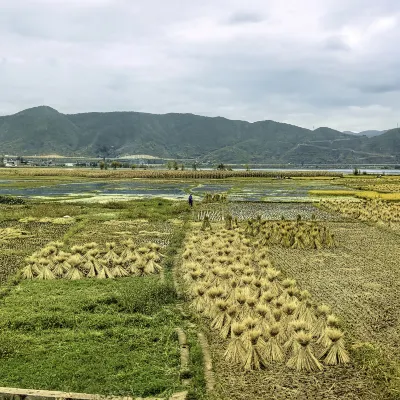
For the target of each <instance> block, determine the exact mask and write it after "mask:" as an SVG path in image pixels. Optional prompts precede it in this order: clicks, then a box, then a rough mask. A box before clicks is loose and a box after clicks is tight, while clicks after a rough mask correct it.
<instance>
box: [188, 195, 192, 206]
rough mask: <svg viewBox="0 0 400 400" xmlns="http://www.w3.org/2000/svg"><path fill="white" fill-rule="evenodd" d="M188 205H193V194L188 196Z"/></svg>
mask: <svg viewBox="0 0 400 400" xmlns="http://www.w3.org/2000/svg"><path fill="white" fill-rule="evenodd" d="M189 205H190V207H193V196H192V195H190V196H189Z"/></svg>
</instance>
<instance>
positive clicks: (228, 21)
mask: <svg viewBox="0 0 400 400" xmlns="http://www.w3.org/2000/svg"><path fill="white" fill-rule="evenodd" d="M43 104H45V105H49V106H51V107H54V108H56V109H57V110H59V111H60V112H64V113H75V112H86V111H117V110H118V111H119V110H128V111H131V110H132V111H145V112H151V113H167V112H191V113H195V114H201V115H207V116H223V117H227V118H231V119H244V120H248V121H257V120H264V119H272V120H276V121H280V122H288V123H292V124H295V125H299V126H303V127H306V128H310V129H312V128H313V126H315V128H317V127H318V126H329V127H332V128H334V129H339V130H354V131H360V130H365V129H387V128H392V127H395V126H396V125H397V122H400V1H399V0H301V1H300V0H247V1H244V0H240V1H239V0H201V1H195V0H181V1H178V0H145V1H144V0H0V115H5V114H11V113H14V112H17V111H20V110H22V109H25V108H28V107H33V106H37V105H43Z"/></svg>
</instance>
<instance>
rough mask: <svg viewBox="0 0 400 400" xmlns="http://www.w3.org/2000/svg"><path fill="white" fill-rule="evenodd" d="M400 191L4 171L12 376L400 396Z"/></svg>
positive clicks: (224, 394) (4, 364)
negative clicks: (190, 202) (189, 201)
mask: <svg viewBox="0 0 400 400" xmlns="http://www.w3.org/2000/svg"><path fill="white" fill-rule="evenodd" d="M113 172H114V171H110V172H109V173H113ZM117 172H118V171H117ZM82 175H83V176H82ZM286 178H291V179H286ZM398 187H400V177H381V178H378V177H369V176H367V177H365V176H359V177H353V176H346V177H341V176H331V177H329V176H328V177H326V176H318V177H310V176H293V177H285V179H282V177H279V178H277V177H271V176H266V177H223V178H221V177H218V178H215V179H212V178H208V179H204V177H201V179H195V178H193V176H192V175H190V176H189V175H188V176H183V175H181V176H180V177H179V176H174V177H172V178H171V177H170V176H168V177H166V178H162V177H160V176H157V177H154V178H153V179H151V178H150V177H146V178H145V179H140V178H137V177H135V178H132V179H130V178H129V179H128V178H127V177H126V176H121V177H119V178H118V179H113V180H112V181H111V180H107V179H106V178H105V177H104V176H96V177H90V176H85V175H84V174H78V175H77V176H72V175H68V174H65V175H61V174H60V175H59V176H56V175H50V176H48V175H32V176H28V175H27V174H22V175H21V176H19V175H18V176H10V174H9V173H8V175H4V176H2V175H1V174H0V192H1V193H0V386H3V387H19V388H30V389H48V390H61V391H73V392H83V393H97V394H101V395H116V396H118V395H119V396H132V397H140V398H146V397H147V398H160V399H161V398H163V399H168V398H170V397H171V396H173V394H174V393H178V392H184V393H186V398H188V399H211V400H225V399H260V400H261V399H279V400H281V399H282V400H285V399H317V400H325V399H327V400H339V399H351V400H353V399H354V400H355V399H360V400H362V399H366V400H370V399H371V400H372V399H378V400H386V399H389V400H394V399H399V398H400V345H399V343H400V342H399V337H400V311H399V310H400V278H399V277H400V275H399V259H400V209H399V204H400V203H398V202H397V200H396V199H397V196H399V195H400V192H399V190H398ZM189 193H193V196H194V199H195V202H194V207H193V208H190V207H189V205H188V204H187V202H186V197H187V196H188V194H189ZM365 193H368V195H366V194H365ZM371 193H373V195H372V194H371ZM385 194H386V195H390V196H391V197H389V198H385V197H384V196H383V195H385ZM178 331H180V332H182V331H183V332H184V334H185V335H186V337H187V344H186V345H185V346H184V348H185V351H184V353H185V354H186V358H185V356H182V354H183V353H182V346H181V339H182V338H181V333H177V332H178ZM199 334H200V337H203V338H204V337H205V339H206V342H207V343H206V344H208V345H205V343H204V340H203V339H200V337H199ZM202 335H203V336H202Z"/></svg>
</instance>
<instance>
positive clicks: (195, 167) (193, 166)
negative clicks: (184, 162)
mask: <svg viewBox="0 0 400 400" xmlns="http://www.w3.org/2000/svg"><path fill="white" fill-rule="evenodd" d="M192 170H193V171H197V163H195V162H194V163H193V165H192Z"/></svg>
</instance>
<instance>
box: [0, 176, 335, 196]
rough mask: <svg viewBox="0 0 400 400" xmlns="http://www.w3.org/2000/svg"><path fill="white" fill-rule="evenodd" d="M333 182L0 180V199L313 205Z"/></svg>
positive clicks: (286, 180) (284, 180) (236, 179)
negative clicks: (219, 198) (217, 197)
mask: <svg viewBox="0 0 400 400" xmlns="http://www.w3.org/2000/svg"><path fill="white" fill-rule="evenodd" d="M341 188H342V187H341V186H338V185H337V184H336V182H335V179H314V180H310V179H307V180H302V179H251V178H250V179H249V178H248V179H238V178H232V179H224V180H215V181H214V180H183V179H182V180H179V179H176V180H155V179H130V180H126V179H119V180H118V179H117V180H112V181H111V180H108V181H103V180H102V181H99V180H90V179H76V180H75V181H74V180H72V181H71V180H68V181H65V180H60V181H59V180H54V179H50V180H49V179H45V178H43V179H41V178H40V177H39V178H38V177H35V178H32V180H29V179H24V180H18V179H15V180H12V179H7V180H0V195H12V196H23V197H27V198H42V199H43V198H49V199H53V200H55V199H60V200H69V199H70V200H73V201H76V200H81V201H85V202H90V201H99V202H103V201H110V200H115V199H116V198H118V199H119V200H130V199H134V198H155V197H160V198H165V199H175V200H182V199H185V198H186V197H187V196H188V195H189V193H192V194H193V196H194V198H195V200H200V199H202V198H203V197H204V196H205V194H207V193H211V194H216V193H220V194H221V193H223V194H226V195H227V199H228V200H229V201H251V202H260V201H266V202H292V201H300V202H304V201H313V200H316V199H317V198H313V197H310V196H309V191H311V190H334V189H341Z"/></svg>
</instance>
